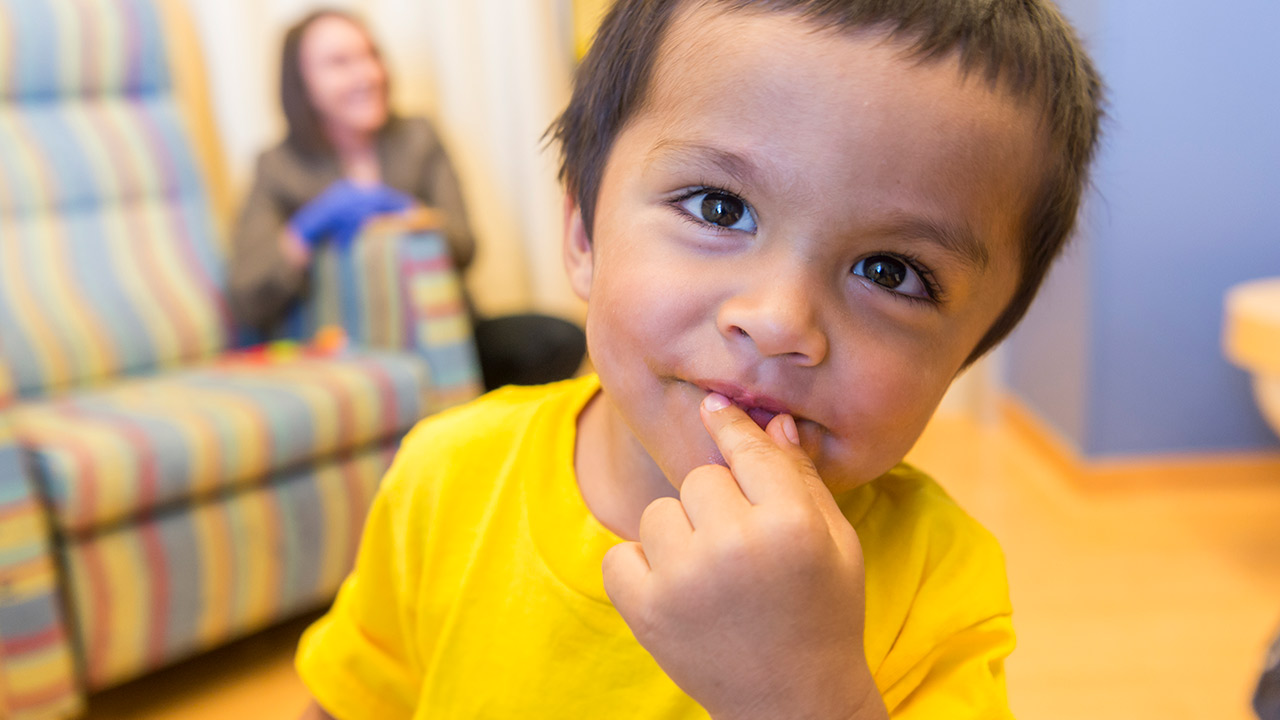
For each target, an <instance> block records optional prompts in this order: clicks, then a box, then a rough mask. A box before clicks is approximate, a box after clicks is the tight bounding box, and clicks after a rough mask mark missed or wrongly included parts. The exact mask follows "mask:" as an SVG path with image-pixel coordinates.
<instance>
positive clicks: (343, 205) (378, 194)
mask: <svg viewBox="0 0 1280 720" xmlns="http://www.w3.org/2000/svg"><path fill="white" fill-rule="evenodd" d="M412 204H413V200H412V198H410V197H409V196H408V195H405V194H404V193H402V192H399V191H398V190H393V189H392V188H389V187H387V186H386V185H370V186H365V187H361V186H359V185H356V184H355V183H353V182H351V181H350V180H338V181H336V182H334V183H333V184H332V185H330V186H329V187H328V188H326V189H325V191H324V192H322V193H320V194H319V195H317V196H316V197H315V198H313V199H312V200H311V202H309V203H307V204H306V205H303V206H302V208H301V209H300V210H298V212H296V213H294V215H293V218H292V219H291V220H289V229H290V230H292V231H293V233H294V234H295V235H297V236H298V237H299V238H301V239H302V242H304V243H305V244H306V246H307V247H308V248H310V249H315V247H316V246H317V245H319V244H320V243H321V242H323V241H324V240H325V239H332V240H333V241H334V243H335V244H336V245H337V246H338V247H339V248H343V249H345V248H346V247H347V246H348V245H350V244H351V241H352V240H354V239H355V237H356V235H357V234H358V233H359V232H360V226H361V225H364V223H365V221H366V220H368V219H369V218H371V217H373V216H374V215H381V214H383V213H391V212H400V211H402V210H405V209H407V208H408V207H409V206H410V205H412Z"/></svg>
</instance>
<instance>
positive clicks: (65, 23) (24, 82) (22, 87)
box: [0, 0, 169, 100]
mask: <svg viewBox="0 0 1280 720" xmlns="http://www.w3.org/2000/svg"><path fill="white" fill-rule="evenodd" d="M0 47H3V48H5V52H3V53H0V83H2V85H0V97H3V98H5V99H25V100H32V99H36V100H38V99H45V98H50V97H62V96H67V95H107V94H112V95H137V94H142V93H154V92H160V91H162V90H165V89H166V88H167V87H168V84H169V73H168V66H167V63H166V57H165V48H164V44H163V35H162V33H161V25H160V18H159V16H158V15H157V13H156V9H155V8H154V7H153V6H152V4H151V3H150V2H146V1H144V0H78V1H76V2H67V1H66V0H60V1H58V2H51V1H50V0H41V1H40V2H31V0H7V1H6V2H3V3H0Z"/></svg>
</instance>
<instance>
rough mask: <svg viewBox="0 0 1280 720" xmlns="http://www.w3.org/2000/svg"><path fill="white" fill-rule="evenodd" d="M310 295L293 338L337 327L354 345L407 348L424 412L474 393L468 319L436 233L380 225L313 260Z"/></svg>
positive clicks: (475, 369) (477, 387) (477, 386)
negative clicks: (426, 386)
mask: <svg viewBox="0 0 1280 720" xmlns="http://www.w3.org/2000/svg"><path fill="white" fill-rule="evenodd" d="M312 282H313V287H314V292H313V293H312V294H311V299H310V302H309V303H308V304H307V305H306V306H304V307H303V308H302V311H301V312H300V313H299V314H298V317H297V320H298V326H297V327H295V328H294V330H293V334H294V335H295V336H296V337H304V338H305V337H310V336H311V335H312V334H314V332H315V330H316V329H317V328H319V327H321V326H323V325H340V326H342V327H344V328H346V329H347V331H348V332H349V333H350V334H351V339H352V341H353V342H355V343H356V344H357V345H367V346H369V347H379V348H395V349H401V350H412V351H414V352H416V353H418V354H419V355H421V356H422V357H423V358H425V359H426V361H427V364H428V366H429V367H430V372H431V400H430V403H429V407H428V408H427V410H428V412H436V411H438V410H442V409H444V408H446V407H450V406H452V405H456V404H458V403H459V402H462V401H465V400H469V399H471V398H473V397H476V396H477V395H479V394H480V392H481V390H482V386H481V383H480V373H479V361H478V360H477V358H476V351H475V343H474V340H473V336H472V329H471V321H470V315H469V313H468V311H467V308H466V307H465V305H464V303H463V300H462V287H461V283H460V282H459V279H458V275H457V273H454V272H453V270H452V266H451V265H450V259H449V250H448V246H447V245H446V244H445V240H444V238H443V237H442V236H441V235H440V234H439V233H434V232H416V233H398V232H395V227H394V225H383V226H381V228H374V229H372V230H370V231H367V232H365V233H363V234H362V235H361V237H360V238H359V241H358V242H357V243H355V244H354V245H352V249H351V252H350V253H337V252H334V251H333V250H332V249H329V248H326V249H324V250H322V251H321V252H320V253H318V254H317V256H316V263H315V270H314V272H313V274H312Z"/></svg>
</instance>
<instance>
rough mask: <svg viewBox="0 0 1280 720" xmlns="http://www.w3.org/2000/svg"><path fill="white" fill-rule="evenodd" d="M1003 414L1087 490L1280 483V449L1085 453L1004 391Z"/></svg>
mask: <svg viewBox="0 0 1280 720" xmlns="http://www.w3.org/2000/svg"><path fill="white" fill-rule="evenodd" d="M1000 415H1001V418H1002V419H1003V420H1004V421H1005V423H1006V426H1007V427H1008V428H1009V429H1010V430H1012V431H1013V432H1014V433H1015V434H1017V435H1018V436H1019V437H1020V438H1021V439H1022V440H1024V441H1025V442H1027V443H1028V444H1029V445H1031V446H1032V447H1034V448H1035V449H1037V450H1038V451H1040V453H1041V454H1042V455H1044V456H1045V457H1047V458H1049V459H1050V460H1052V461H1053V462H1054V463H1055V464H1056V465H1058V466H1059V468H1060V469H1061V470H1062V471H1063V474H1064V475H1065V476H1066V477H1068V478H1070V479H1071V481H1072V482H1073V483H1075V484H1076V485H1078V486H1079V487H1081V488H1082V489H1087V490H1108V491H1111V490H1128V489H1131V490H1141V489H1147V488H1161V489H1169V488H1188V489H1194V488H1206V489H1207V488H1213V487H1223V486H1224V485H1226V486H1231V487H1241V486H1268V487H1273V488H1274V487H1277V486H1280V452H1224V453H1185V454H1168V455H1151V456H1141V457H1133V458H1114V459H1112V458H1108V459H1092V458H1086V457H1084V456H1082V455H1081V454H1080V452H1079V451H1078V450H1077V449H1076V448H1075V447H1074V446H1073V445H1072V444H1071V443H1070V442H1068V441H1067V440H1066V439H1065V438H1063V437H1062V435H1061V434H1060V433H1058V431H1057V430H1055V429H1054V428H1053V427H1051V426H1050V425H1049V424H1048V423H1047V422H1045V421H1044V420H1043V419H1042V418H1040V416H1038V415H1036V413H1035V412H1034V411H1032V410H1031V409H1029V408H1027V407H1026V406H1025V405H1023V404H1022V403H1021V402H1019V401H1018V400H1017V399H1016V398H1012V397H1008V396H1006V397H1004V398H1002V400H1001V402H1000Z"/></svg>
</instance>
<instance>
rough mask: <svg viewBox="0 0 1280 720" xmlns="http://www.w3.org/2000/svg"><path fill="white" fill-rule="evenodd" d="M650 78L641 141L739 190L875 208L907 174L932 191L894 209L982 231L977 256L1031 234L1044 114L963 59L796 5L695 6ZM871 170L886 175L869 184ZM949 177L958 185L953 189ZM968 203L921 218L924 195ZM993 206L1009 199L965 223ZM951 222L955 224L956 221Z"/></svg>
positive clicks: (651, 160)
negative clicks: (922, 56)
mask: <svg viewBox="0 0 1280 720" xmlns="http://www.w3.org/2000/svg"><path fill="white" fill-rule="evenodd" d="M650 77H651V83H650V87H649V88H648V92H647V93H646V99H645V103H644V106H643V107H642V108H641V109H640V110H639V111H638V112H637V114H636V116H634V117H633V118H632V119H631V121H630V122H629V127H632V128H634V127H635V126H636V125H637V124H640V125H643V126H644V127H645V129H646V132H645V133H644V135H645V137H644V138H643V140H644V143H645V144H644V146H643V147H637V148H634V149H635V150H637V151H638V152H639V153H640V158H643V159H642V160H641V162H642V163H643V164H645V165H651V164H662V163H666V162H670V163H675V164H680V163H689V162H690V161H692V164H696V165H700V166H702V167H706V168H710V169H711V170H713V171H715V172H714V173H708V174H715V175H716V176H720V177H729V178H730V179H731V180H734V181H735V183H734V184H735V185H737V186H744V185H750V184H751V182H752V181H755V180H763V182H762V183H761V184H765V185H768V186H769V187H770V188H774V189H776V188H784V187H785V188H792V189H793V190H795V191H796V192H795V193H794V194H795V196H803V197H805V198H806V200H808V199H818V198H821V195H820V193H821V192H825V191H831V192H836V193H838V192H841V191H843V190H848V189H851V188H854V187H857V188H858V191H859V193H860V195H859V198H858V200H859V201H865V202H866V203H869V204H875V203H876V201H877V198H876V197H872V196H875V195H876V193H877V192H878V189H879V188H886V189H892V188H894V186H901V185H902V183H903V181H904V179H905V180H906V181H909V183H914V186H913V191H914V190H919V191H920V192H915V194H914V195H911V194H909V193H908V194H907V195H904V194H903V193H897V194H893V193H892V192H886V193H885V195H884V199H885V201H886V202H890V203H891V202H897V201H902V200H904V199H905V200H908V201H911V202H910V203H908V204H909V205H911V207H897V208H895V207H889V206H887V205H886V206H885V208H886V210H887V212H886V217H888V216H890V215H893V214H895V213H896V214H897V215H898V216H899V218H900V219H902V220H903V221H904V222H903V225H910V224H911V223H917V224H919V222H924V223H926V224H927V223H930V222H932V223H934V224H935V225H936V226H938V227H941V228H943V229H944V232H942V233H939V235H940V236H943V237H946V238H948V239H954V238H965V237H975V238H978V243H976V244H977V245H979V247H977V248H973V247H972V246H973V245H974V244H975V243H972V242H970V243H951V244H952V245H965V244H967V245H969V246H970V249H971V250H972V252H968V253H967V255H968V256H969V257H970V258H972V259H974V260H980V259H982V258H983V256H989V255H990V253H991V245H992V243H991V242H990V240H989V239H990V237H992V236H993V235H1003V236H1009V235H1017V234H1019V233H1020V232H1021V227H1020V226H1021V222H1022V218H1023V216H1024V215H1025V213H1026V212H1027V210H1028V208H1029V206H1030V195H1031V189H1032V188H1033V187H1035V186H1037V185H1038V182H1039V179H1040V177H1041V175H1042V172H1041V169H1040V168H1039V167H1038V165H1037V160H1036V159H1037V158H1039V157H1041V156H1042V153H1041V152H1040V150H1041V149H1042V146H1041V145H1040V143H1042V141H1043V140H1042V138H1041V129H1040V127H1039V122H1038V121H1039V116H1038V114H1037V113H1035V112H1034V111H1032V110H1029V109H1028V107H1027V106H1026V104H1024V103H1020V102H1016V101H1014V100H1012V99H1011V98H1009V97H1008V96H1007V95H1005V94H1004V93H1003V92H1002V91H1000V90H999V89H996V88H993V87H992V86H991V85H989V84H988V83H987V82H985V80H984V79H983V78H980V77H976V76H973V75H966V74H964V73H962V72H961V70H960V66H959V60H958V57H952V58H943V59H934V60H930V61H928V62H927V63H925V62H921V61H919V60H918V59H916V58H915V57H914V56H913V55H912V54H911V52H910V47H909V45H908V44H907V43H906V42H905V41H902V40H900V39H894V38H891V37H890V36H889V35H888V33H887V32H885V31H883V30H880V29H876V28H868V29H866V30H865V31H864V30H857V31H851V30H847V29H831V28H825V27H821V26H819V25H817V24H816V23H814V22H812V21H811V20H809V19H807V18H804V17H802V16H799V15H797V14H794V13H788V12H781V11H776V10H758V9H747V10H741V9H733V8H729V7H727V4H725V3H719V2H690V3H686V4H685V6H684V7H682V8H681V9H680V10H679V11H677V12H676V14H675V15H674V16H673V18H672V21H671V25H670V26H669V27H668V29H667V32H666V35H665V37H664V39H663V42H662V45H661V47H660V50H659V53H658V55H657V57H656V58H655V62H654V65H653V68H652V72H651V75H650ZM624 134H625V133H624ZM620 139H621V138H620ZM638 139H639V138H633V140H638ZM872 144H874V145H875V146H876V147H877V148H879V149H880V150H883V152H878V153H877V158H876V160H877V162H879V165H878V166H876V167H867V166H866V165H864V164H863V163H865V162H867V161H868V160H870V156H869V155H867V154H866V153H864V152H863V151H864V150H865V149H866V148H867V147H868V146H870V145H872ZM802 146H803V149H802V151H800V152H792V151H793V150H796V149H797V148H800V147H802ZM640 158H637V156H636V155H634V154H633V155H631V156H630V159H631V161H635V160H637V159H640ZM979 172H980V173H985V174H986V175H987V177H983V178H981V183H980V184H983V187H984V190H985V191H986V192H984V193H983V196H982V197H981V198H979V197H977V196H976V195H974V194H973V193H972V192H970V190H971V188H965V187H964V186H965V185H972V184H973V183H972V180H973V175H974V173H979ZM868 174H870V175H872V176H874V177H875V178H877V179H878V180H879V181H880V182H878V183H867V182H865V180H866V179H867V176H868ZM739 180H746V181H747V182H737V181H739ZM948 184H949V186H950V187H951V188H952V189H954V190H955V191H956V192H945V191H943V190H946V188H945V187H944V186H948ZM940 188H941V189H942V190H940ZM948 195H950V196H951V197H950V198H948V197H947V196H948ZM957 198H959V199H960V200H959V202H960V204H962V205H965V207H961V208H960V209H959V210H960V212H958V213H957V212H955V211H953V210H954V209H955V208H954V207H953V208H951V209H948V208H945V207H942V208H939V207H926V208H924V209H925V210H926V211H928V212H925V213H924V214H917V213H915V211H916V210H920V209H921V207H922V205H921V203H920V202H916V201H921V202H923V203H924V204H925V205H927V204H928V203H930V202H933V201H947V200H951V201H956V200H957ZM748 199H749V200H751V199H753V198H748ZM822 199H825V198H822ZM840 200H841V201H843V200H844V199H843V198H841V199H840ZM979 201H980V202H984V203H995V204H1001V205H1002V206H1001V207H1000V208H998V209H997V208H987V210H989V212H985V213H984V214H983V215H984V217H983V218H978V217H976V216H972V217H969V218H967V219H966V218H964V217H960V216H961V215H964V214H965V212H967V211H968V210H971V209H972V207H969V206H972V205H973V204H974V203H975V202H979ZM1011 201H1012V202H1011ZM845 204H846V205H849V203H845ZM944 204H945V202H944ZM952 205H956V203H955V202H952ZM947 216H951V217H952V219H954V220H955V222H951V223H950V227H949V228H948V227H947V225H948V223H946V222H942V220H945V219H946V218H947ZM979 221H984V222H986V223H987V226H980V225H982V222H979ZM991 223H996V224H1002V223H1003V224H1005V225H1006V227H1000V228H994V227H991V226H990V224H991ZM1010 224H1013V225H1018V226H1019V227H1017V228H1012V227H1008V226H1007V225H1010ZM1000 244H1001V245H1004V247H1005V248H1006V249H1007V250H1008V252H1002V253H999V254H1001V255H1004V256H1005V257H1006V258H1008V257H1011V256H1014V255H1017V254H1020V253H1019V251H1018V246H1017V245H1016V244H1008V243H1000ZM978 264H983V265H985V264H986V263H985V262H982V263H978Z"/></svg>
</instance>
